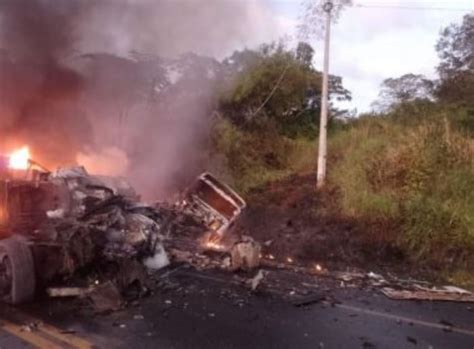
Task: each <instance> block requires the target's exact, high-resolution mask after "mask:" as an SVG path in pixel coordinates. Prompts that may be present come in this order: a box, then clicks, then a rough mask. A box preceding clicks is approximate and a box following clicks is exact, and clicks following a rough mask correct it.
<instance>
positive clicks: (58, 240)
mask: <svg viewBox="0 0 474 349" xmlns="http://www.w3.org/2000/svg"><path fill="white" fill-rule="evenodd" d="M7 164H8V159H7V158H6V157H1V156H0V301H4V302H8V303H11V304H18V303H22V302H26V301H30V300H32V299H33V298H34V296H35V293H36V290H38V289H41V288H43V287H45V286H47V285H48V283H49V282H51V280H53V279H54V278H57V277H58V276H67V275H72V274H73V273H74V272H75V271H76V270H78V269H79V268H81V267H85V266H87V265H90V264H91V263H93V262H94V260H96V258H97V256H99V255H100V256H104V255H106V253H104V250H107V248H109V247H110V246H113V247H112V248H111V251H112V252H111V255H112V258H114V256H116V255H119V254H120V253H122V251H123V250H127V248H128V249H130V248H135V249H136V250H139V248H138V247H137V246H140V248H141V249H142V252H143V251H145V252H144V253H141V256H142V257H146V258H154V257H153V256H155V255H157V251H160V249H161V250H163V246H162V245H161V244H160V243H161V241H162V240H163V238H164V237H165V234H167V233H165V232H163V231H160V230H163V229H161V227H162V226H161V225H160V219H159V218H155V217H156V216H157V215H158V216H159V215H160V211H159V209H157V208H152V207H146V206H144V205H142V204H140V203H139V201H138V200H139V197H138V196H137V195H136V194H135V192H134V191H133V188H131V187H130V186H129V185H128V184H127V183H126V182H125V181H123V180H121V179H118V178H106V177H98V176H90V175H88V174H87V172H86V171H85V170H84V169H83V168H81V167H78V168H72V169H65V170H64V171H62V172H61V171H60V170H58V172H56V173H55V174H52V173H50V172H49V171H47V170H45V169H44V168H41V167H39V166H37V165H35V163H33V162H31V161H30V162H29V166H28V168H27V169H26V170H19V171H18V170H11V169H9V168H8V166H7ZM77 188H80V189H81V190H78V189H77ZM110 203H112V204H110ZM114 205H115V206H114ZM245 206H246V204H245V201H244V200H243V199H242V198H241V197H240V196H239V195H238V194H237V193H235V191H233V190H232V189H231V188H230V187H228V186H227V185H225V184H223V183H221V182H220V181H218V180H217V179H216V178H215V177H214V176H212V175H211V174H209V173H204V174H202V175H201V176H199V177H198V179H197V180H196V181H195V183H194V185H192V186H191V187H190V189H189V190H188V191H187V192H186V193H185V196H184V197H183V198H182V199H181V200H180V202H179V203H178V204H177V205H176V206H175V209H177V210H179V212H182V213H183V214H187V215H192V216H193V218H194V219H196V220H199V221H200V222H201V223H202V224H203V226H204V227H206V229H207V231H208V233H209V236H214V237H217V238H220V237H222V236H223V235H224V233H225V232H226V231H227V230H228V229H229V228H230V227H231V226H232V224H233V223H234V222H235V220H236V219H237V218H238V216H239V215H240V214H241V212H242V210H243V209H244V208H245ZM91 212H92V214H91ZM94 215H95V216H94ZM147 215H148V216H147ZM97 217H100V219H105V218H104V217H106V218H107V219H108V220H107V222H108V223H107V224H104V223H103V221H100V219H98V218H97ZM110 217H112V218H110ZM117 217H118V218H117ZM115 221H116V222H115ZM117 236H118V237H117ZM137 237H138V238H137ZM168 237H169V236H168ZM116 246H118V248H117V247H116ZM109 249H110V248H109ZM117 251H119V252H117ZM109 252H110V251H109ZM154 254H155V255H154ZM130 255H132V254H130ZM134 256H135V255H134ZM143 259H145V258H143ZM143 259H142V260H143Z"/></svg>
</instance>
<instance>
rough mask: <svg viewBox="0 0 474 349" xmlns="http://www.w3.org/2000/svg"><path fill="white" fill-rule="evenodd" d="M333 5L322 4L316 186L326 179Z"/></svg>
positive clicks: (329, 3)
mask: <svg viewBox="0 0 474 349" xmlns="http://www.w3.org/2000/svg"><path fill="white" fill-rule="evenodd" d="M333 7H334V4H333V3H332V1H327V2H326V3H325V4H324V5H323V10H324V12H326V34H325V37H324V71H323V91H322V96H321V120H320V125H319V148H318V175H317V183H316V187H317V188H318V189H320V188H322V187H323V186H324V183H325V180H326V160H327V154H328V148H327V133H328V130H327V127H328V109H329V86H328V85H329V39H330V36H331V11H332V9H333Z"/></svg>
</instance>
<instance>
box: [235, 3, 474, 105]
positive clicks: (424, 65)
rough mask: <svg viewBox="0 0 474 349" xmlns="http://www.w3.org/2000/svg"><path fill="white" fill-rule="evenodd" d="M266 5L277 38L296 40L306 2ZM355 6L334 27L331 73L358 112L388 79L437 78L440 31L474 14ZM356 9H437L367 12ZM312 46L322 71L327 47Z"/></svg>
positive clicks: (473, 6)
mask: <svg viewBox="0 0 474 349" xmlns="http://www.w3.org/2000/svg"><path fill="white" fill-rule="evenodd" d="M243 1H245V0H243ZM264 1H267V4H268V8H269V11H271V13H272V14H273V16H274V18H275V19H276V22H277V23H278V25H277V30H276V32H279V34H278V35H282V34H283V33H287V34H288V35H292V36H295V34H296V26H297V24H298V18H299V15H300V11H301V0H264ZM354 4H355V6H352V7H350V8H348V9H346V10H345V12H344V13H343V14H342V17H341V18H340V20H339V22H338V23H337V24H336V25H335V26H334V27H333V32H332V46H331V67H330V71H331V73H333V74H337V75H340V76H342V77H343V78H344V84H345V86H346V87H347V88H349V89H350V90H351V91H352V94H353V101H352V102H351V103H350V105H348V107H349V108H351V109H354V108H357V109H358V111H359V112H363V111H368V110H369V109H370V104H371V103H372V102H373V101H374V100H375V99H376V98H377V95H378V91H379V86H380V83H381V82H382V81H383V80H384V79H385V78H389V77H397V76H400V75H403V74H405V73H420V74H425V75H427V76H428V77H432V78H433V77H435V76H436V75H435V74H436V72H435V67H436V65H437V63H438V57H437V55H436V51H435V47H434V46H435V44H436V41H437V39H438V37H439V32H440V29H441V28H443V27H445V26H447V25H449V24H450V23H456V22H457V23H460V22H461V20H462V17H463V15H465V14H466V13H467V12H469V11H458V9H466V10H469V9H470V10H471V11H474V0H452V1H441V0H431V1H430V0H399V1H389V0H360V1H357V0H354ZM357 4H361V5H367V6H399V7H417V8H419V7H429V8H437V9H436V10H434V9H433V10H427V9H426V10H424V9H397V8H366V7H358V6H357ZM439 8H442V9H446V10H439ZM276 32H275V33H274V36H276V35H277V34H276ZM312 44H313V47H315V49H316V65H317V66H318V67H319V68H320V67H321V66H322V43H321V42H313V43H312Z"/></svg>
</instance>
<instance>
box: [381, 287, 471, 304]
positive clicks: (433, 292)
mask: <svg viewBox="0 0 474 349" xmlns="http://www.w3.org/2000/svg"><path fill="white" fill-rule="evenodd" d="M381 292H382V293H383V294H384V295H385V296H387V297H388V298H391V299H396V300H423V301H450V302H469V303H474V294H473V293H471V292H469V291H466V290H462V292H460V291H459V289H457V290H453V289H450V288H442V289H429V288H417V289H415V290H396V289H393V288H390V287H385V288H383V289H382V290H381Z"/></svg>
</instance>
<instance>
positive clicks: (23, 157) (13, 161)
mask: <svg viewBox="0 0 474 349" xmlns="http://www.w3.org/2000/svg"><path fill="white" fill-rule="evenodd" d="M9 157H10V161H9V164H8V166H9V167H10V168H11V169H13V170H26V169H28V166H29V164H30V149H29V148H28V147H26V146H25V147H23V148H21V149H18V150H16V151H14V152H12V153H11V154H10V156H9Z"/></svg>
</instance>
